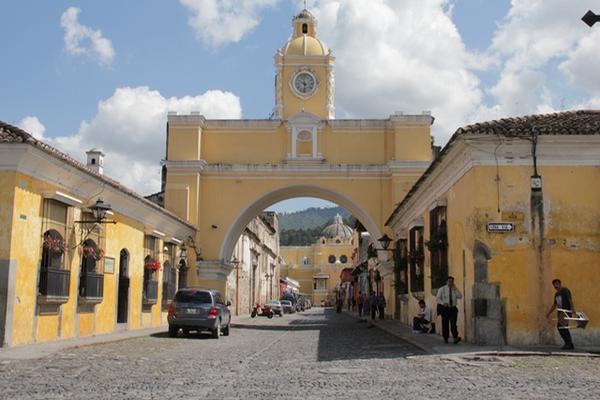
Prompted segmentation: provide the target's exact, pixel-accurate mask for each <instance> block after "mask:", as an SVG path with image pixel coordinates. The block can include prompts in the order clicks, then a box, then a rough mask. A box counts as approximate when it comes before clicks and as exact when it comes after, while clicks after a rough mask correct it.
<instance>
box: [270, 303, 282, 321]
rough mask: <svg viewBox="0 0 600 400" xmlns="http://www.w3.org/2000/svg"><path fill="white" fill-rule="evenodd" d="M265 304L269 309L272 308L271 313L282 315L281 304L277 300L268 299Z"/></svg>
mask: <svg viewBox="0 0 600 400" xmlns="http://www.w3.org/2000/svg"><path fill="white" fill-rule="evenodd" d="M267 305H268V306H269V307H271V310H273V314H275V315H279V316H280V317H283V305H282V304H281V302H280V301H279V300H269V302H268V303H267Z"/></svg>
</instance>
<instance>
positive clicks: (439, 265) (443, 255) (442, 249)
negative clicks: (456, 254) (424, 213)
mask: <svg viewBox="0 0 600 400" xmlns="http://www.w3.org/2000/svg"><path fill="white" fill-rule="evenodd" d="M426 244H427V248H428V249H429V252H430V254H431V288H432V289H437V288H440V287H442V286H444V285H445V284H446V281H447V280H448V229H447V226H446V207H436V208H434V209H433V210H431V212H430V213H429V241H428V242H427V243H426Z"/></svg>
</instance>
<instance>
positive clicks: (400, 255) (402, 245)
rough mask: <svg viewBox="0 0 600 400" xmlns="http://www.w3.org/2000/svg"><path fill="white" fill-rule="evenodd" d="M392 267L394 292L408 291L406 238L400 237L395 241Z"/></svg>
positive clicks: (405, 292) (404, 292)
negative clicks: (394, 280)
mask: <svg viewBox="0 0 600 400" xmlns="http://www.w3.org/2000/svg"><path fill="white" fill-rule="evenodd" d="M394 252H395V254H394V267H395V277H396V283H395V287H396V294H397V295H398V294H407V293H408V248H407V240H406V239H400V240H398V241H396V248H395V249H394Z"/></svg>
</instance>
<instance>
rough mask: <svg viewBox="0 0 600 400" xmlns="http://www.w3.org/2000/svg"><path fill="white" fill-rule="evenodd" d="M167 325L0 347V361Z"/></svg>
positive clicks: (134, 335) (144, 332)
mask: <svg viewBox="0 0 600 400" xmlns="http://www.w3.org/2000/svg"><path fill="white" fill-rule="evenodd" d="M249 318H250V317H249V316H246V315H240V316H232V317H231V323H240V321H243V320H246V319H249ZM167 330H168V325H166V324H165V325H161V326H158V327H153V328H145V329H136V330H131V331H123V332H114V333H107V334H103V335H93V336H85V337H77V338H72V339H59V340H54V341H51V342H43V343H34V344H26V345H23V346H15V347H0V361H3V360H34V359H38V358H44V357H48V356H50V355H52V354H54V353H58V352H60V351H63V350H67V349H73V348H78V347H84V346H91V345H95V344H101V343H110V342H119V341H122V340H128V339H134V338H138V337H143V336H151V335H155V334H158V333H166V332H167Z"/></svg>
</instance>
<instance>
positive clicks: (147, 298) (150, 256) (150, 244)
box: [142, 235, 160, 305]
mask: <svg viewBox="0 0 600 400" xmlns="http://www.w3.org/2000/svg"><path fill="white" fill-rule="evenodd" d="M157 244H158V240H157V239H156V238H155V237H154V236H150V235H146V236H144V254H145V257H144V281H143V285H142V298H143V303H144V304H145V305H152V304H156V301H157V298H158V282H157V279H156V275H157V274H158V270H160V262H159V261H158V257H157V251H156V246H157Z"/></svg>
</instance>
